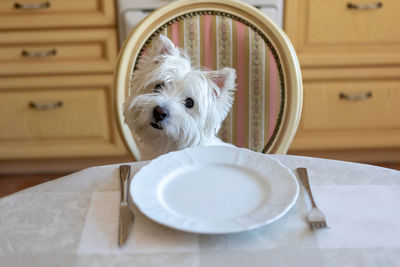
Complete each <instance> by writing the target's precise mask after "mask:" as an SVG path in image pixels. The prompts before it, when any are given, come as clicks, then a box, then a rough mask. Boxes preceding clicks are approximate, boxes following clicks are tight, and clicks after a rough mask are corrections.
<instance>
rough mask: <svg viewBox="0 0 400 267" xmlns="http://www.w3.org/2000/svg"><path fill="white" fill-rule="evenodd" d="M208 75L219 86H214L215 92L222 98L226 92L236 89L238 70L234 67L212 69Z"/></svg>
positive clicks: (229, 92)
mask: <svg viewBox="0 0 400 267" xmlns="http://www.w3.org/2000/svg"><path fill="white" fill-rule="evenodd" d="M207 76H208V77H209V78H210V79H211V81H212V82H213V83H214V84H215V85H216V86H217V88H215V87H214V88H213V94H214V95H215V96H216V97H217V98H220V97H221V96H223V95H224V94H231V91H234V90H235V79H236V71H235V70H234V69H232V68H223V69H221V70H218V71H210V72H208V73H207Z"/></svg>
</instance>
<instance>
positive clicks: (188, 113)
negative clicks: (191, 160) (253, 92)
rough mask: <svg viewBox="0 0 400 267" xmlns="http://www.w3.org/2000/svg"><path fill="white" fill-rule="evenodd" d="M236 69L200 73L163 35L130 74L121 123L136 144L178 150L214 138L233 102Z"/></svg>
mask: <svg viewBox="0 0 400 267" xmlns="http://www.w3.org/2000/svg"><path fill="white" fill-rule="evenodd" d="M235 78H236V74H235V70H233V69H231V68H224V69H221V70H218V71H203V70H199V69H194V68H192V66H191V64H190V60H189V58H188V57H187V56H186V55H185V54H184V52H182V51H181V50H180V49H178V48H177V47H175V45H174V44H173V43H172V42H171V41H170V40H169V39H168V38H167V37H164V36H162V35H160V37H158V39H156V40H154V42H153V45H152V47H151V48H150V49H149V50H148V51H147V52H146V53H145V55H144V56H143V57H142V58H141V60H140V61H139V63H138V67H137V69H136V70H135V72H134V75H133V81H132V88H131V92H130V93H131V94H130V96H129V98H128V99H127V101H126V102H125V104H124V117H125V123H127V124H128V126H129V127H130V129H131V130H132V131H133V133H134V134H135V135H136V137H137V138H139V139H140V142H144V143H146V142H152V143H156V144H157V145H159V146H161V147H162V146H174V147H175V148H176V149H182V148H185V147H190V146H194V145H201V144H202V143H204V142H207V140H208V139H209V138H211V137H213V136H215V134H216V133H217V131H218V130H219V128H220V126H221V123H222V121H223V120H224V119H225V117H226V116H227V114H228V112H229V110H230V108H231V106H232V102H233V94H234V90H235Z"/></svg>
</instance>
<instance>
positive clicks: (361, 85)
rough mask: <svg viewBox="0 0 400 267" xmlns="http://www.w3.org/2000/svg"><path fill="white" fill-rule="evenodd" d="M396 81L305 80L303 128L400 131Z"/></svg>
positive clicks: (398, 85)
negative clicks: (323, 81)
mask: <svg viewBox="0 0 400 267" xmlns="http://www.w3.org/2000/svg"><path fill="white" fill-rule="evenodd" d="M399 99H400V82H392V81H388V82H325V83H317V82H316V83H306V84H305V91H304V106H303V114H302V122H301V129H302V130H305V131H351V130H362V131H368V130H396V129H397V130H400V117H399V116H398V114H400V105H398V100H399Z"/></svg>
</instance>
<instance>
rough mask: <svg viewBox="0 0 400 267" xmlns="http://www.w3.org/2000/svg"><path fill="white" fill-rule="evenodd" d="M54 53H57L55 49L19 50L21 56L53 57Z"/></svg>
mask: <svg viewBox="0 0 400 267" xmlns="http://www.w3.org/2000/svg"><path fill="white" fill-rule="evenodd" d="M55 55H57V50H56V49H51V50H48V51H28V50H25V49H24V50H22V52H21V56H23V57H54V56H55Z"/></svg>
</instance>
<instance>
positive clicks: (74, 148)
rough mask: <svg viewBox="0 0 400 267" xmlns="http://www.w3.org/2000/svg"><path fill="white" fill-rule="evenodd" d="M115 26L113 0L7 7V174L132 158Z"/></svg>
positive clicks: (0, 49)
mask: <svg viewBox="0 0 400 267" xmlns="http://www.w3.org/2000/svg"><path fill="white" fill-rule="evenodd" d="M115 21H116V19H115V14H114V1H113V0H83V1H75V0H72V1H63V0H49V1H38V2H35V1H25V0H22V1H8V0H6V1H2V3H0V126H1V130H0V172H31V171H32V170H34V171H37V172H50V171H55V170H56V171H62V172H67V171H74V170H77V169H79V168H83V167H87V166H89V165H94V164H100V163H101V164H104V163H112V162H115V161H118V160H119V159H127V157H126V155H127V152H126V150H125V148H124V146H123V144H122V142H121V140H120V138H119V135H118V133H117V130H116V129H117V127H116V125H115V122H114V116H113V109H112V96H113V93H112V90H113V88H112V82H113V72H114V64H115V61H116V57H117V52H118V51H117V34H116V32H117V29H116V24H115ZM74 160H75V161H76V162H79V164H71V162H72V161H74ZM18 166H21V167H18Z"/></svg>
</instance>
